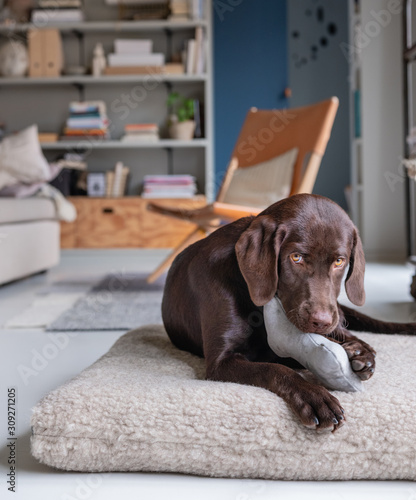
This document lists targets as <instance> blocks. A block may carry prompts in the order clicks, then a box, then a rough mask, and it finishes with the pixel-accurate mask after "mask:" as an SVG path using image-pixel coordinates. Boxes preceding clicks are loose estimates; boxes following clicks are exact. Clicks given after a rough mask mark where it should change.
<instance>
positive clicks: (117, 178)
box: [105, 161, 130, 198]
mask: <svg viewBox="0 0 416 500" xmlns="http://www.w3.org/2000/svg"><path fill="white" fill-rule="evenodd" d="M129 173H130V169H129V167H125V166H124V165H123V163H122V162H121V161H119V162H117V164H116V166H115V169H114V171H111V170H110V171H108V172H106V173H105V181H106V182H105V184H106V196H108V197H115V198H119V197H121V196H124V193H125V191H126V186H127V177H128V176H129Z"/></svg>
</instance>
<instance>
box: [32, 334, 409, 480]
mask: <svg viewBox="0 0 416 500" xmlns="http://www.w3.org/2000/svg"><path fill="white" fill-rule="evenodd" d="M360 336H361V337H362V338H363V339H364V340H365V341H366V342H369V343H370V344H371V345H373V347H374V348H375V349H376V350H377V353H378V354H377V368H376V373H375V375H374V377H373V378H372V379H371V380H370V381H368V382H366V383H365V391H364V392H363V393H340V392H338V393H335V394H336V395H337V397H338V398H339V399H340V401H341V403H342V405H343V407H344V409H345V410H346V415H347V423H346V424H345V425H344V427H342V428H341V429H340V430H339V431H337V432H335V433H333V434H331V433H329V434H328V433H324V434H317V433H316V432H315V431H312V430H308V429H306V428H305V427H303V426H302V425H301V424H300V423H299V422H298V421H297V419H296V418H295V417H294V416H293V415H292V413H291V411H290V410H289V409H288V407H287V406H286V404H285V403H284V402H283V401H282V400H281V399H280V398H278V397H277V396H275V395H274V394H272V393H271V392H269V391H267V390H265V389H260V388H257V387H251V386H243V385H238V384H228V383H220V382H208V381H205V380H204V371H205V370H204V361H203V360H201V359H200V358H197V357H195V356H193V355H191V354H188V353H185V352H182V351H179V350H178V349H176V348H175V347H173V346H172V344H171V343H170V341H169V339H168V337H167V335H166V333H165V332H164V330H163V327H161V326H148V327H142V328H140V329H138V330H135V331H132V332H129V333H127V334H126V335H124V336H123V337H121V338H120V339H119V340H118V341H117V342H116V343H115V345H114V346H113V347H112V348H111V349H110V351H109V352H108V353H107V354H106V355H105V356H103V357H102V358H101V359H99V360H98V361H97V362H96V363H94V364H93V365H92V366H91V367H89V368H88V369H86V370H85V371H83V372H82V373H81V374H80V375H79V376H78V377H76V378H75V379H73V380H71V381H70V382H68V383H67V384H65V385H64V386H62V387H60V388H58V389H56V390H55V391H53V392H51V393H50V394H48V395H47V396H46V397H45V398H44V399H43V400H42V401H40V403H39V404H38V405H37V406H36V407H35V408H34V410H33V416H32V428H33V436H32V438H31V439H32V453H33V455H34V456H35V457H36V458H37V459H38V460H40V461H41V462H43V463H45V464H47V465H50V466H52V467H57V468H59V469H64V470H73V471H85V472H87V471H88V472H89V471H100V472H101V471H158V472H168V471H169V472H183V473H189V474H199V475H204V476H218V477H239V478H243V477H245V478H268V479H304V480H308V479H309V480H320V479H342V480H345V479H408V480H409V479H410V480H414V479H416V418H415V415H416V362H415V360H416V338H414V337H413V338H412V337H405V336H390V337H389V336H385V335H370V334H362V335H360Z"/></svg>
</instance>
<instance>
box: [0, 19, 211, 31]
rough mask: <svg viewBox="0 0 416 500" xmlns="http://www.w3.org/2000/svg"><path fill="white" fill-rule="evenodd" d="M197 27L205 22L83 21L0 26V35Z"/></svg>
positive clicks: (172, 29) (171, 29) (178, 29)
mask: <svg viewBox="0 0 416 500" xmlns="http://www.w3.org/2000/svg"><path fill="white" fill-rule="evenodd" d="M197 26H207V22H206V21H205V20H203V19H201V20H189V21H181V22H179V21H178V22H175V21H168V20H163V19H162V20H158V21H84V22H82V23H47V24H45V25H42V26H40V25H39V26H38V25H36V24H33V23H25V24H14V25H0V34H1V33H4V34H8V33H17V32H19V33H22V32H26V31H28V30H30V29H38V28H56V29H58V30H59V31H61V32H71V31H81V32H83V33H94V32H106V31H108V32H123V31H124V32H128V31H132V32H137V31H158V30H169V31H180V30H186V29H194V28H196V27H197Z"/></svg>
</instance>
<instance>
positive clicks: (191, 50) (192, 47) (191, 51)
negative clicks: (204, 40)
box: [186, 39, 196, 74]
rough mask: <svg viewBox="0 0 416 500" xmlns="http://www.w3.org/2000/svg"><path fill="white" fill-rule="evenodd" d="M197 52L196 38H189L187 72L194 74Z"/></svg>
mask: <svg viewBox="0 0 416 500" xmlns="http://www.w3.org/2000/svg"><path fill="white" fill-rule="evenodd" d="M195 54H196V40H193V39H191V40H188V45H187V51H186V72H187V73H188V74H192V73H193V72H194V65H195Z"/></svg>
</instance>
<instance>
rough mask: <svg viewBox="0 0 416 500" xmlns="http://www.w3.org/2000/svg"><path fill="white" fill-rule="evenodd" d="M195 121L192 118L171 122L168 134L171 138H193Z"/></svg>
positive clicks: (185, 139) (184, 139) (182, 139)
mask: <svg viewBox="0 0 416 500" xmlns="http://www.w3.org/2000/svg"><path fill="white" fill-rule="evenodd" d="M195 126H196V123H195V122H194V121H193V120H186V121H184V122H175V123H172V124H171V125H170V127H169V136H170V137H171V139H180V140H181V141H189V140H191V139H193V137H194V132H195Z"/></svg>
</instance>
